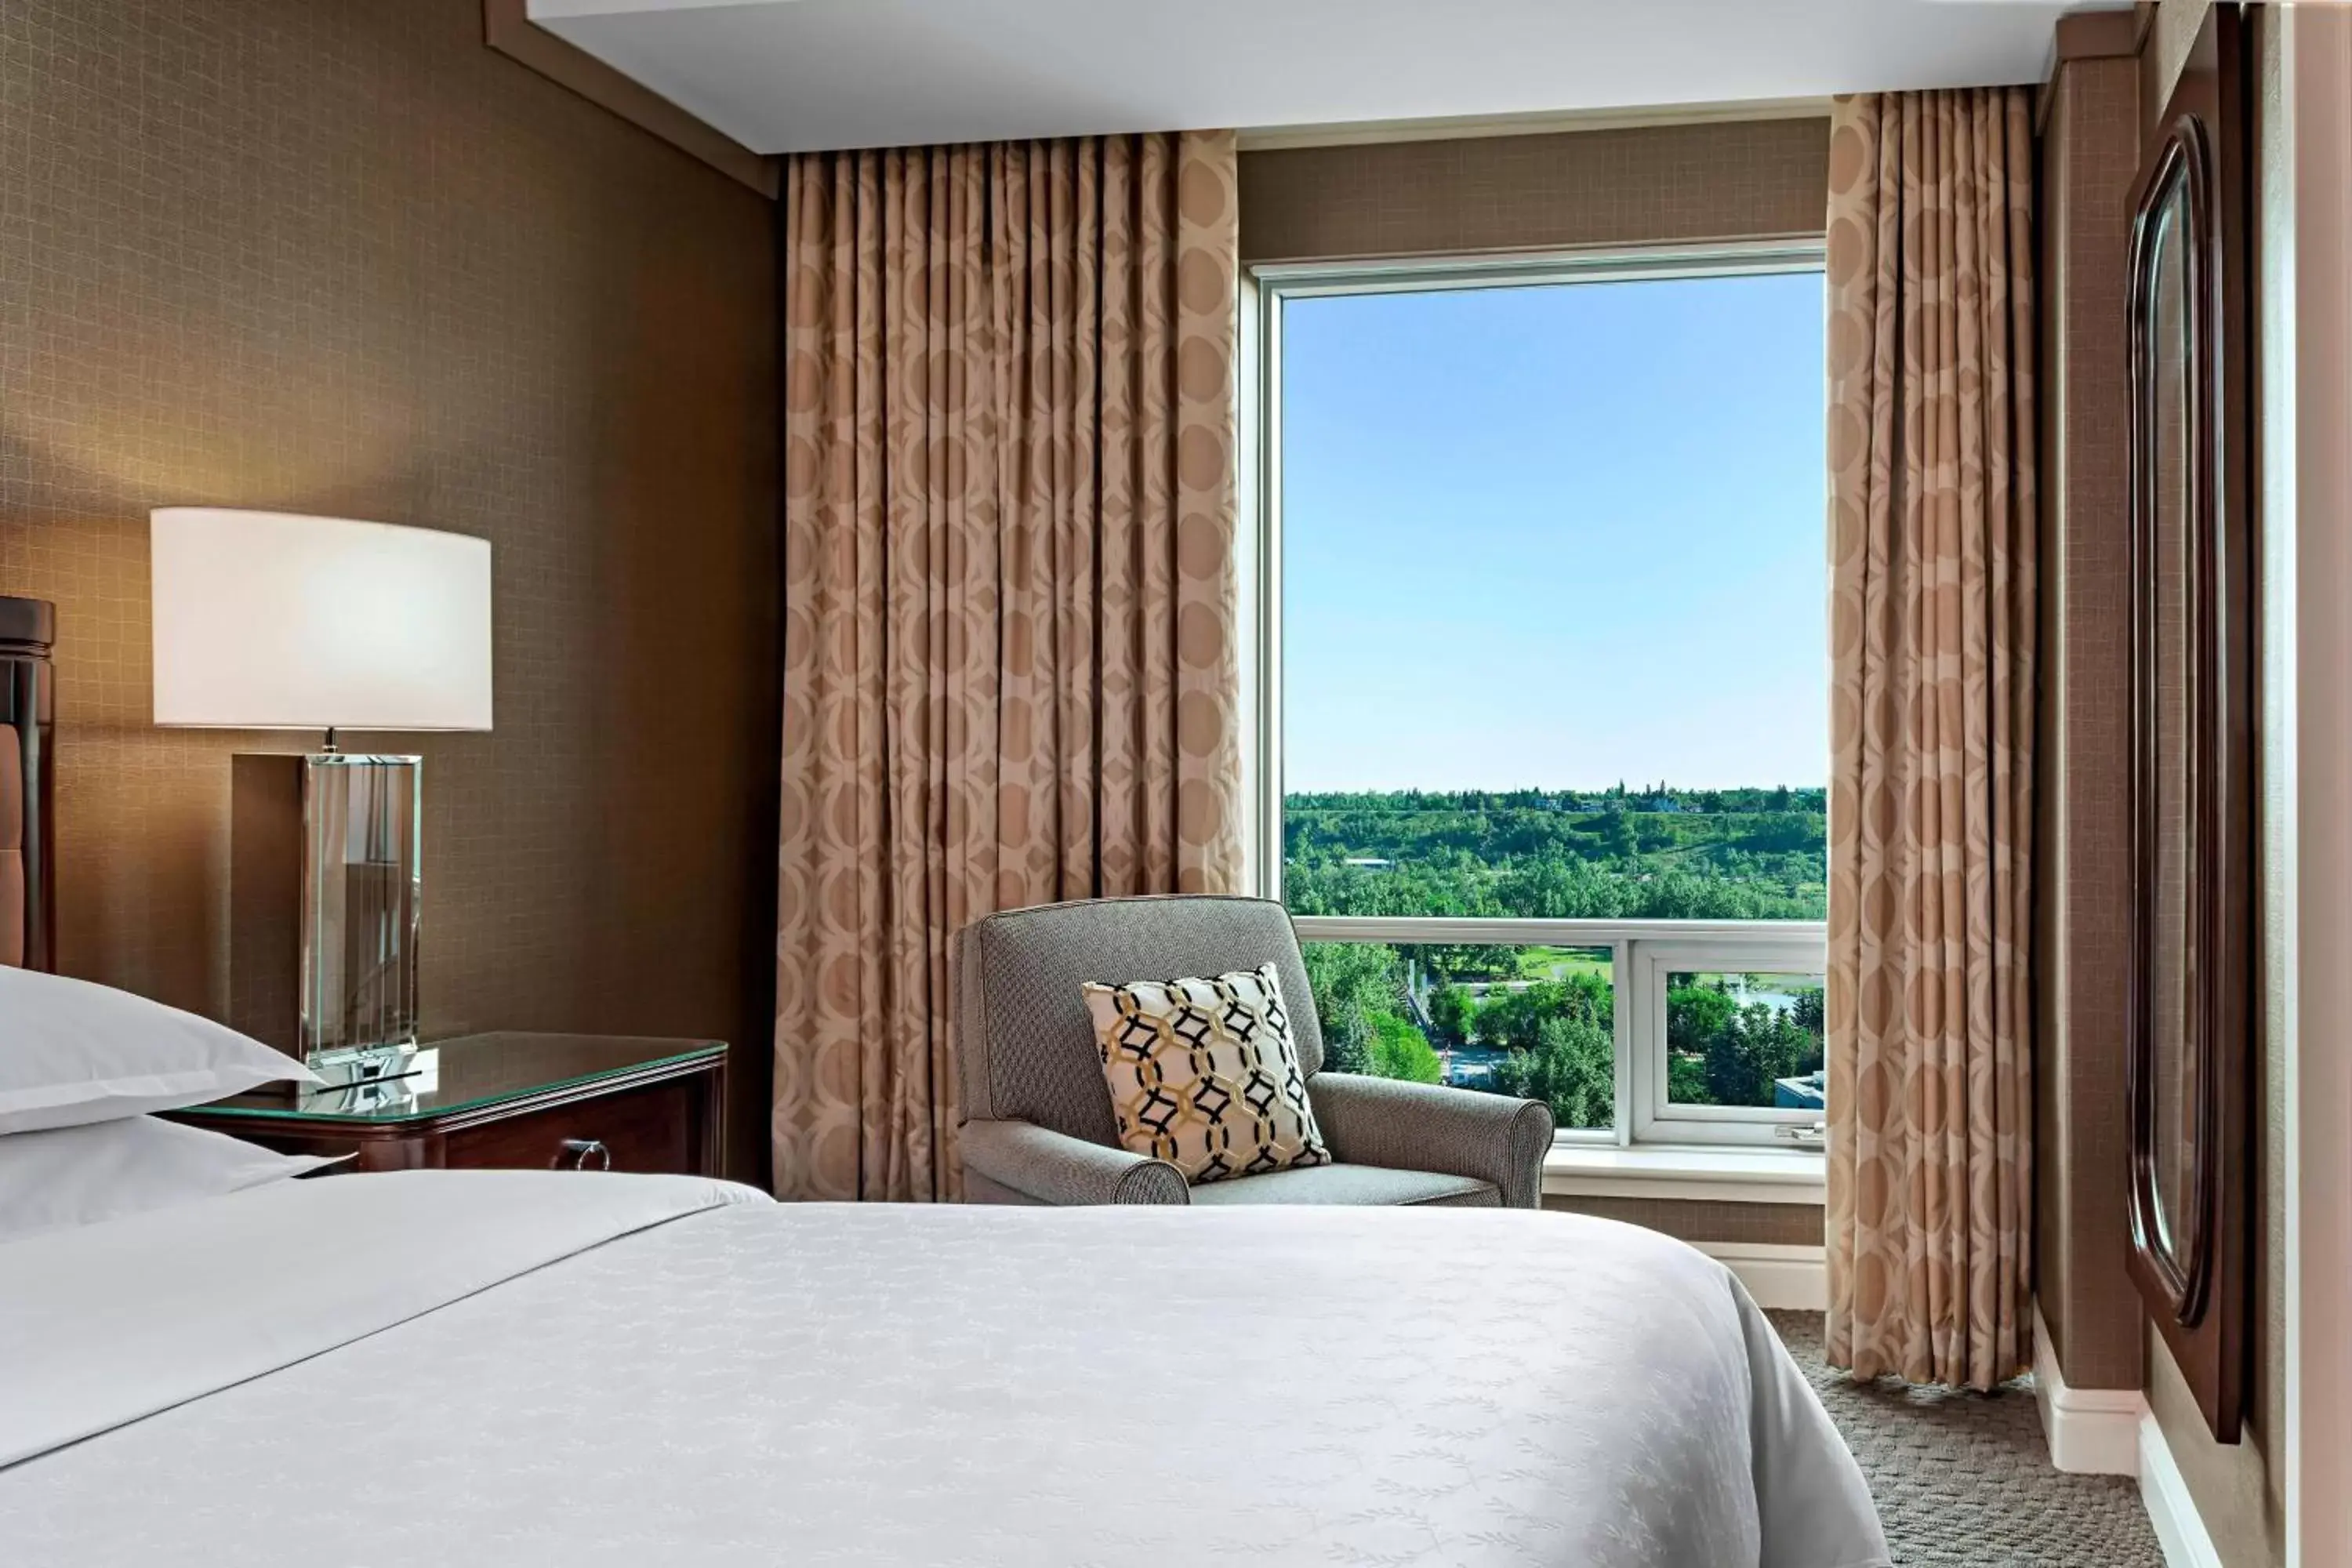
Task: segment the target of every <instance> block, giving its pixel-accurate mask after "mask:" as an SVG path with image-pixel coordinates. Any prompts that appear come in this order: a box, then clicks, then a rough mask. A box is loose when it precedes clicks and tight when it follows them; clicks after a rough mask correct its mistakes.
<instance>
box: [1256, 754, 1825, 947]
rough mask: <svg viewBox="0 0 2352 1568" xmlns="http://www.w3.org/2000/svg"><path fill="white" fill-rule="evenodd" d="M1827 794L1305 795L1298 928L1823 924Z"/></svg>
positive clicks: (1294, 840) (1301, 800)
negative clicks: (1442, 923)
mask: <svg viewBox="0 0 2352 1568" xmlns="http://www.w3.org/2000/svg"><path fill="white" fill-rule="evenodd" d="M1822 796H1823V792H1822V791H1821V790H1818V789H1790V788H1768V789H1737V790H1678V789H1673V788H1669V787H1667V786H1665V785H1663V784H1661V785H1657V786H1655V787H1645V788H1637V789H1633V790H1628V789H1626V788H1625V786H1623V785H1622V784H1621V785H1619V786H1617V787H1616V788H1614V789H1612V790H1608V791H1602V792H1598V793H1580V792H1575V791H1551V790H1522V791H1513V792H1508V793H1498V792H1483V791H1474V792H1462V793H1454V794H1444V793H1428V792H1423V791H1401V792H1394V793H1363V794H1300V795H1290V796H1288V797H1287V798H1286V801H1285V802H1284V812H1283V817H1284V837H1285V847H1284V862H1283V897H1284V901H1285V902H1286V903H1287V904H1288V905H1289V906H1290V909H1291V911H1292V912H1293V913H1294V914H1302V915H1308V914H1333V915H1475V916H1487V917H1495V916H1512V915H1517V916H1531V917H1538V918H1542V919H1548V920H1819V919H1822V917H1823V915H1824V914H1825V913H1826V910H1825V886H1826V884H1825V879H1826V876H1827V869H1826V862H1825V856H1826V849H1825V846H1826V842H1827V840H1826V833H1825V827H1824V818H1823V806H1824V802H1823V799H1822Z"/></svg>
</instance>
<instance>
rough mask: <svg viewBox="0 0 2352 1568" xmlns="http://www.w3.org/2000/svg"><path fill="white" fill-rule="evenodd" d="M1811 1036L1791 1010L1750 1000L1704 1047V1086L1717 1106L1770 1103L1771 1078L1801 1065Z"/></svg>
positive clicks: (1810, 1045) (1790, 1073) (1788, 1073)
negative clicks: (1799, 1023) (1787, 1010)
mask: <svg viewBox="0 0 2352 1568" xmlns="http://www.w3.org/2000/svg"><path fill="white" fill-rule="evenodd" d="M1814 1049H1815V1045H1814V1040H1813V1037H1811V1035H1808V1034H1806V1033H1805V1031H1804V1030H1803V1029H1801V1028H1800V1027H1798V1026H1797V1020H1796V1019H1795V1017H1794V1016H1791V1015H1790V1013H1786V1012H1783V1011H1781V1010H1780V1008H1777V1007H1774V1006H1772V1005H1769V1004H1768V1003H1763V1002H1751V1003H1749V1004H1748V1005H1747V1006H1745V1007H1742V1008H1739V1009H1738V1011H1737V1012H1735V1013H1733V1014H1732V1016H1730V1017H1728V1018H1727V1019H1725V1020H1724V1023H1723V1026H1722V1027H1721V1028H1720V1029H1718V1030H1717V1031H1716V1035H1715V1037H1714V1038H1713V1039H1712V1040H1710V1041H1708V1042H1707V1047H1706V1087H1707V1092H1708V1093H1710V1094H1711V1095H1713V1096H1714V1097H1715V1103H1717V1105H1769V1104H1771V1103H1772V1080H1773V1079H1780V1078H1790V1077H1793V1076H1794V1075H1795V1074H1796V1073H1798V1072H1799V1071H1801V1070H1802V1069H1803V1063H1804V1060H1805V1058H1806V1055H1807V1053H1808V1052H1810V1051H1812V1050H1814Z"/></svg>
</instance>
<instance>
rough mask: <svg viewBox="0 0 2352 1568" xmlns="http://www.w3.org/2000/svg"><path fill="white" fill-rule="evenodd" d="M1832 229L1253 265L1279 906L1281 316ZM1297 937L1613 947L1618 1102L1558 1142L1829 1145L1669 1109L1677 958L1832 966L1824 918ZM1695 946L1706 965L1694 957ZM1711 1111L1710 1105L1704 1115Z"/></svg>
mask: <svg viewBox="0 0 2352 1568" xmlns="http://www.w3.org/2000/svg"><path fill="white" fill-rule="evenodd" d="M1826 265H1827V246H1826V243H1825V238H1824V237H1821V236H1799V237H1780V238H1768V239H1753V240H1733V241H1719V242H1713V243H1706V244H1670V245H1651V246H1606V247H1587V248H1576V249H1565V250H1554V251H1546V252H1539V253H1520V254H1514V255H1510V256H1500V257H1441V258H1418V259H1395V258H1383V259H1374V260H1360V261H1330V262H1323V261H1317V262H1268V263H1258V264H1255V265H1247V266H1244V268H1243V270H1242V276H1241V279H1240V286H1241V310H1240V320H1239V322H1238V329H1237V336H1238V348H1239V351H1240V354H1241V358H1242V362H1243V363H1242V374H1240V375H1238V376H1236V377H1235V386H1236V392H1237V399H1236V400H1237V404H1238V406H1237V408H1236V410H1235V426H1236V435H1237V436H1238V437H1239V439H1240V444H1241V447H1242V448H1243V450H1244V451H1245V452H1246V453H1247V454H1248V458H1247V459H1246V460H1244V462H1242V463H1241V464H1239V465H1238V467H1239V469H1240V472H1239V474H1238V476H1237V477H1238V480H1239V490H1240V494H1239V497H1238V498H1237V499H1238V500H1239V501H1240V515H1241V517H1242V519H1243V521H1244V526H1243V527H1242V528H1241V529H1240V530H1239V531H1237V532H1238V537H1237V538H1236V541H1235V546H1236V550H1235V574H1236V578H1237V580H1238V581H1239V583H1240V584H1241V591H1242V609H1243V612H1244V616H1245V617H1246V618H1247V621H1248V635H1247V636H1246V637H1244V646H1243V647H1242V650H1241V659H1240V662H1241V666H1242V672H1243V695H1244V701H1245V702H1246V704H1247V706H1248V709H1249V713H1248V716H1247V718H1246V720H1245V722H1244V733H1245V734H1246V735H1247V736H1248V737H1249V738H1250V744H1249V746H1248V747H1247V748H1246V750H1247V752H1248V754H1247V755H1245V756H1244V762H1243V771H1244V791H1245V799H1246V800H1247V803H1248V804H1247V807H1246V812H1245V817H1246V820H1245V822H1244V875H1245V885H1246V886H1249V887H1251V888H1253V889H1255V891H1257V892H1258V893H1259V894H1260V895H1261V896H1262V897H1265V898H1267V899H1271V900H1275V901H1276V902H1279V901H1281V900H1282V873H1283V793H1284V792H1283V766H1282V763H1283V747H1282V740H1283V734H1282V672H1283V665H1282V605H1283V566H1282V395H1281V392H1282V315H1283V308H1284V306H1285V305H1286V303H1287V302H1288V301H1289V300H1294V299H1311V298H1321V297H1329V296H1334V295H1350V294H1389V293H1412V292H1429V291H1440V290H1449V291H1450V290H1458V289H1512V288H1547V287H1554V286H1559V285H1573V284H1579V283H1620V282H1635V281H1659V282H1664V281H1672V280H1676V279H1698V278H1723V277H1747V276H1754V275H1759V274H1772V273H1790V272H1822V271H1824V270H1825V268H1826ZM1294 920H1295V923H1296V925H1297V931H1298V936H1299V940H1300V941H1301V942H1373V943H1391V942H1405V943H1411V942H1496V943H1504V944H1515V945H1559V946H1585V947H1607V948H1609V949H1610V950H1611V953H1612V966H1611V975H1612V988H1613V994H1614V998H1615V1000H1614V1004H1613V1012H1614V1021H1615V1031H1614V1032H1615V1042H1614V1047H1615V1052H1616V1064H1615V1065H1616V1096H1615V1115H1614V1125H1613V1126H1612V1128H1610V1129H1607V1130H1584V1129H1561V1130H1559V1131H1558V1132H1556V1133H1555V1135H1554V1141H1555V1142H1556V1143H1558V1144H1561V1145H1570V1146H1574V1145H1582V1146H1604V1147H1605V1146H1615V1147H1619V1148H1625V1147H1631V1146H1633V1145H1635V1144H1641V1143H1648V1144H1658V1143H1691V1144H1747V1145H1751V1146H1752V1145H1759V1144H1768V1145H1769V1144H1776V1143H1777V1144H1780V1146H1782V1147H1784V1148H1786V1147H1788V1146H1789V1145H1790V1143H1791V1142H1798V1143H1799V1144H1800V1146H1801V1147H1807V1148H1817V1147H1818V1142H1817V1141H1816V1140H1813V1139H1810V1138H1806V1137H1805V1136H1804V1134H1805V1133H1806V1132H1807V1131H1810V1130H1811V1127H1812V1126H1813V1125H1815V1124H1817V1123H1819V1122H1820V1121H1821V1120H1822V1117H1821V1115H1820V1114H1818V1113H1816V1112H1812V1111H1790V1110H1770V1109H1766V1108H1761V1107H1755V1108H1747V1107H1729V1106H1681V1107H1675V1106H1672V1105H1670V1104H1669V1103H1668V1102H1667V1101H1666V1100H1665V1090H1666V1073H1667V1068H1666V1028H1665V975H1666V973H1667V971H1668V968H1669V967H1672V968H1675V969H1698V970H1705V971H1715V972H1722V971H1743V972H1748V973H1758V972H1770V971H1775V970H1781V971H1793V972H1801V973H1822V972H1823V971H1824V970H1825V969H1826V965H1827V957H1828V928H1827V925H1826V922H1823V921H1544V920H1530V919H1503V920H1462V919H1455V918H1453V917H1447V916H1415V917H1407V918H1399V919H1386V918H1380V917H1370V916H1343V915H1324V916H1314V915H1301V916H1297V917H1294ZM1686 955H1697V956H1699V957H1704V958H1705V959H1706V962H1696V961H1692V962H1685V956H1686ZM1701 1112H1706V1113H1708V1114H1699V1113H1701Z"/></svg>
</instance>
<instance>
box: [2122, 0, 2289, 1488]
mask: <svg viewBox="0 0 2352 1568" xmlns="http://www.w3.org/2000/svg"><path fill="white" fill-rule="evenodd" d="M2243 72H2244V59H2243V55H2242V49H2241V47H2240V22H2239V17H2238V14H2237V11H2236V8H2235V7H2234V6H2230V5H2217V6H2214V7H2212V8H2211V9H2210V10H2209V11H2208V13H2207V15H2206V17H2205V22H2204V25H2203V27H2202V28H2201V30H2200V33H2199V35H2198V38H2197V42H2196V44H2195V46H2194V47H2193V48H2192V49H2191V52H2190V56H2189V64H2188V68H2186V69H2185V70H2184V71H2183V72H2182V74H2181V78H2180V81H2179V85H2178V86H2177V87H2176V88H2175V89H2174V92H2173V95H2172V98H2171V100H2169V101H2168V103H2167V104H2166V105H2165V108H2164V112H2163V114H2162V115H2161V117H2160V118H2159V119H2158V122H2157V125H2158V128H2157V130H2156V132H2154V133H2153V136H2152V140H2151V143H2150V145H2149V148H2148V150H2147V154H2146V157H2145V158H2144V160H2143V162H2142V165H2141V172H2140V175H2139V179H2138V181H2137V185H2136V187H2135V189H2134V192H2133V212H2134V216H2133V222H2132V233H2131V247H2130V259H2129V273H2128V294H2127V299H2128V308H2127V312H2126V313H2127V317H2128V321H2127V332H2128V362H2129V373H2130V374H2129V381H2130V389H2131V391H2130V408H2129V420H2130V442H2131V463H2130V518H2131V552H2132V573H2131V575H2132V594H2131V597H2132V629H2131V660H2132V680H2131V724H2132V748H2131V765H2132V787H2131V796H2130V799H2131V818H2132V823H2131V828H2132V832H2131V837H2132V864H2133V884H2134V885H2133V894H2132V908H2133V937H2132V967H2131V990H2130V996H2129V1005H2128V1014H2127V1019H2126V1044H2127V1053H2126V1059H2127V1080H2128V1091H2129V1105H2130V1134H2131V1160H2130V1171H2129V1182H2128V1191H2127V1198H2126V1203H2127V1208H2128V1213H2129V1217H2130V1229H2131V1235H2130V1242H2131V1247H2130V1252H2129V1254H2128V1259H2127V1262H2128V1268H2129V1270H2130V1273H2131V1276H2132V1279H2133V1281H2134V1283H2135V1284H2136V1285H2137V1287H2138V1289H2139V1292H2140V1295H2141V1297H2142V1298H2143V1299H2144V1300H2145V1301H2146V1302H2147V1308H2148V1310H2149V1314H2150V1316H2151V1318H2152V1319H2153V1320H2154V1321H2155V1323H2156V1327H2157V1331H2158V1333H2159V1334H2161V1335H2162V1337H2163V1339H2164V1341H2165V1343H2166V1344H2167V1346H2168V1348H2169V1349H2170V1350H2171V1352H2172V1355H2173V1358H2174V1360H2175V1361H2176V1362H2178V1363H2179V1367H2180V1370H2181V1373H2183V1375H2184V1377H2185V1378H2186V1379H2187V1381H2188V1384H2189V1389H2190V1391H2191V1392H2192V1394H2194V1395H2195V1397H2196V1399H2197V1404H2198V1408H2199V1410H2200V1413H2201V1414H2202V1415H2204V1417H2205V1420H2206V1424H2207V1426H2209V1427H2210V1430H2211V1431H2212V1434H2213V1436H2214V1437H2215V1439H2216V1440H2218V1441H2221V1442H2225V1443H2234V1442H2236V1441H2237V1440H2238V1436H2239V1434H2240V1430H2241V1428H2242V1422H2243V1417H2244V1405H2245V1394H2246V1385H2247V1357H2248V1347H2249V1341H2248V1339H2247V1336H2246V1319H2247V1316H2248V1314H2249V1311H2250V1309H2251V1301H2252V1295H2251V1290H2252V1279H2251V1273H2250V1269H2249V1264H2248V1260H2249V1256H2250V1247H2251V1232H2252V1225H2253V1208H2252V1194H2253V1183H2254V1173H2253V1171H2252V1168H2251V1167H2252V1162H2251V1158H2250V1148H2251V1142H2250V1119H2251V1115H2252V1102H2253V1100H2254V1098H2255V1094H2254V1082H2253V1073H2254V1070H2255V1067H2256V1065H2257V1063H2258V1062H2259V1061H2260V1059H2261V1053H2260V1049H2259V1040H2258V1038H2257V1036H2258V1032H2259V1030H2260V1027H2261V1015H2260V1011H2259V1008H2258V1006H2257V1005H2256V1004H2257V997H2256V994H2255V987H2254V977H2255V973H2256V968H2255V963H2256V954H2255V948H2256V941H2257V935H2258V932H2257V929H2256V924H2257V922H2256V919H2255V909H2256V905H2255V900H2254V886H2253V882H2254V876H2255V868H2256V863H2257V858H2258V857H2257V844H2256V839H2255V821H2254V805H2253V802H2254V791H2255V789H2256V787H2257V784H2256V779H2255V768H2254V759H2255V751H2254V723H2255V714H2256V706H2257V702H2258V690H2257V686H2256V673H2255V662H2254V661H2255V658H2256V650H2257V649H2258V648H2259V647H2260V638H2259V637H2258V636H2257V633H2256V628H2255V616H2256V615H2257V613H2258V610H2259V605H2258V604H2257V602H2256V595H2255V585H2254V581H2253V575H2252V574H2253V565H2254V562H2255V560H2256V559H2257V552H2256V550H2255V548H2254V540H2253V531H2254V516H2255V514H2254V506H2253V500H2254V495H2253V487H2252V456H2253V431H2252V425H2251V424H2250V422H2249V420H2248V418H2247V411H2248V387H2247V376H2248V363H2249V361H2248V354H2247V341H2248V336H2249V331H2250V323H2251V322H2252V312H2251V310H2250V309H2249V296H2248V284H2247V276H2248V275H2247V270H2246V266H2247V244H2248V229H2249V222H2248V204H2249V201H2250V190H2249V185H2248V176H2247V172H2246V163H2245V158H2246V146H2247V141H2248V138H2247V136H2246V128H2247V124H2248V121H2247V118H2246V116H2247V112H2248V101H2247V93H2246V83H2245V78H2244V74H2243ZM2175 195H2179V196H2180V197H2182V198H2185V209H2186V213H2187V224H2186V247H2185V249H2184V250H2183V252H2182V259H2183V263H2184V266H2183V278H2184V307H2185V309H2186V310H2187V311H2188V312H2189V321H2188V332H2189V336H2188V347H2187V364H2186V371H2185V376H2186V381H2187V386H2186V389H2185V390H2186V393H2187V396H2188V403H2189V409H2188V431H2187V442H2186V445H2187V459H2188V474H2187V484H2188V498H2189V517H2188V520H2187V533H2188V538H2187V544H2186V557H2187V559H2186V572H2187V577H2188V581H2187V586H2186V594H2185V603H2186V605H2187V614H2188V618H2189V626H2187V627H2186V628H2183V629H2182V630H2181V631H2180V632H2179V635H2181V636H2184V637H2188V638H2189V639H2190V640H2189V645H2188V647H2189V668H2190V675H2191V680H2192V682H2193V686H2192V696H2191V700H2190V704H2189V721H2188V722H2189V732H2188V744H2187V747H2186V750H2187V753H2188V757H2189V763H2190V764H2191V766H2192V767H2193V769H2194V774H2193V779H2192V782H2191V793H2190V795H2189V801H2188V819H2187V826H2186V829H2185V835H2184V837H2185V842H2184V843H2183V844H2182V845H2181V847H2180V853H2181V856H2182V858H2183V860H2184V862H2185V864H2186V865H2187V867H2188V868H2189V876H2190V877H2191V879H2193V880H2192V883H2191V886H2190V889H2189V903H2188V908H2187V910H2185V912H2184V919H2183V936H2182V941H2183V944H2184V947H2185V949H2186V956H2185V958H2184V963H2185V965H2186V967H2187V971H2188V973H2189V976H2190V977H2191V988H2190V992H2189V998H2188V1016H2187V1017H2186V1019H2185V1020H2184V1025H2183V1042H2182V1044H2183V1050H2184V1053H2185V1060H2184V1061H2183V1063H2182V1065H2181V1069H2180V1078H2181V1081H2182V1084H2183V1086H2184V1092H2185V1093H2187V1094H2189V1095H2191V1096H2193V1097H2194V1099H2193V1102H2192V1103H2190V1104H2189V1106H2188V1107H2187V1114H2186V1116H2185V1118H2184V1120H2185V1121H2186V1123H2187V1126H2188V1128H2189V1136H2190V1138H2191V1140H2192V1146H2191V1147H2190V1148H2189V1150H2187V1151H2186V1152H2185V1157H2186V1158H2187V1160H2188V1161H2189V1208H2188V1212H2187V1213H2186V1214H2184V1215H2179V1216H2178V1217H2179V1223H2178V1224H2176V1225H2175V1226H2169V1227H2167V1229H2168V1230H2169V1232H2170V1234H2171V1244H2170V1245H2169V1246H2168V1245H2166V1244H2165V1243H2164V1241H2163V1239H2162V1238H2161V1233H2160V1231H2159V1226H2158V1217H2157V1215H2158V1205H2159V1199H2158V1194H2157V1186H2156V1163H2157V1146H2158V1140H2159V1139H2163V1138H2168V1137H2171V1136H2175V1135H2177V1134H2176V1131H2175V1130H2174V1129H2172V1128H2170V1127H2167V1126H2160V1125H2158V1107H2157V1104H2156V1091H2155V1087H2154V1085H2155V1080H2156V1076H2157V1074H2156V1049H2157V1040H2156V999H2155V995H2154V987H2155V985H2156V964H2155V956H2156V955H2155V952H2154V948H2155V931H2156V916H2157V903H2156V900H2157V896H2158V887H2157V848H2158V833H2159V832H2160V830H2161V825H2160V824H2159V822H2158V811H2157V805H2158V794H2157V772H2158V767H2159V765H2161V764H2162V763H2163V762H2164V761H2165V759H2164V758H2162V757H2161V756H2160V755H2159V753H2158V724H2157V698H2158V691H2157V654H2158V635H2159V628H2158V626H2157V625H2156V605H2157V596H2156V578H2155V572H2156V567H2155V555H2156V544H2157V497H2156V472H2155V466H2156V461H2157V453H2156V439H2155V431H2156V427H2157V417H2158V396H2159V395H2161V393H2162V390H2163V389H2161V388H2159V386H2158V373H2157V356H2156V352H2155V348H2154V345H2153V343H2152V341H2151V340H2152V332H2153V330H2152V326H2151V322H2150V319H2149V318H2150V316H2151V314H2152V300H2151V297H2150V296H2151V289H2150V287H2149V283H2150V279H2151V276H2152V271H2151V246H2150V233H2151V229H2152V226H2153V224H2154V221H2155V218H2156V216H2157V214H2158V212H2159V211H2160V210H2161V209H2162V207H2163V206H2164V205H2165V204H2166V203H2168V201H2170V200H2171V199H2172V198H2173V197H2174V196H2175Z"/></svg>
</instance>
